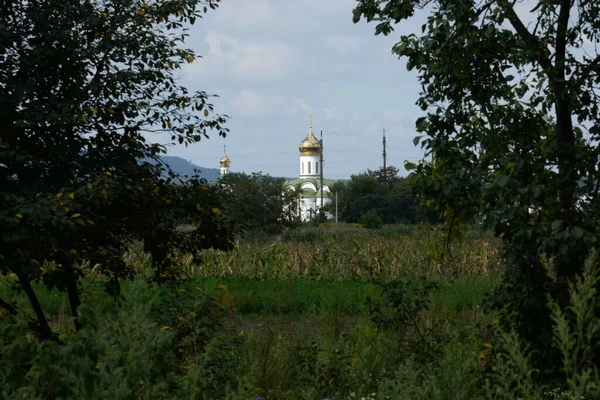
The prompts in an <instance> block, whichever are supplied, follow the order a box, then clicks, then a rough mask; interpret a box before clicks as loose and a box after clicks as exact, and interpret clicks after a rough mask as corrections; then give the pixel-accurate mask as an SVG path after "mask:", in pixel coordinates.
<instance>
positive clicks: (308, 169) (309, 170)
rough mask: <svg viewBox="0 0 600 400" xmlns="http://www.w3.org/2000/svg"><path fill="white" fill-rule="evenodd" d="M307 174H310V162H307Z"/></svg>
mask: <svg viewBox="0 0 600 400" xmlns="http://www.w3.org/2000/svg"><path fill="white" fill-rule="evenodd" d="M308 173H309V174H310V161H309V162H308Z"/></svg>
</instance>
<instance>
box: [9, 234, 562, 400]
mask: <svg viewBox="0 0 600 400" xmlns="http://www.w3.org/2000/svg"><path fill="white" fill-rule="evenodd" d="M498 247H499V243H498V241H497V239H494V238H493V237H492V236H491V235H489V234H482V233H480V232H475V231H473V232H468V233H465V235H464V236H463V237H462V238H461V240H458V241H454V242H451V243H448V242H447V240H446V237H445V235H444V233H443V232H442V231H441V230H439V229H437V228H435V227H429V226H420V227H417V226H386V227H384V228H383V229H381V230H378V231H371V230H367V229H364V228H362V227H360V226H350V225H340V226H332V225H322V226H320V227H303V228H299V229H295V230H289V231H284V232H283V233H281V234H279V235H263V234H254V235H247V236H246V237H241V238H239V239H238V240H237V241H236V246H235V248H234V249H233V250H232V251H229V252H223V251H216V250H206V251H204V252H203V253H202V254H201V255H200V256H199V257H196V258H194V257H192V256H190V255H186V254H179V255H176V257H174V259H173V261H174V264H173V268H172V270H173V271H174V273H176V275H177V276H176V278H177V279H171V280H168V281H167V282H166V283H162V284H160V285H158V284H155V283H152V282H151V279H150V278H151V276H152V271H150V270H149V268H148V265H149V263H148V261H149V259H148V255H147V254H145V253H144V252H143V251H142V247H141V245H140V244H139V243H137V244H132V245H131V246H130V250H129V251H128V252H127V254H125V257H126V259H127V262H128V263H130V265H133V266H135V268H136V269H137V271H138V274H137V276H136V278H135V279H133V280H126V281H123V282H122V284H121V285H122V287H121V292H122V295H121V297H120V298H118V299H116V300H115V299H113V298H111V297H109V296H108V295H106V294H104V292H103V291H102V285H101V283H102V278H101V277H99V276H96V275H95V274H94V269H93V267H91V266H86V265H83V266H82V269H83V270H84V272H85V277H84V278H83V279H82V280H81V282H80V283H81V285H82V286H83V287H84V288H85V290H84V294H83V304H82V306H81V307H80V313H81V319H82V321H83V325H84V329H82V330H81V331H79V332H73V330H72V323H71V321H70V315H69V312H68V305H67V298H66V295H64V294H62V293H60V292H58V291H57V290H56V289H53V290H48V289H47V288H45V287H43V286H37V287H36V288H35V289H36V292H37V293H38V295H39V297H40V299H41V301H42V304H43V305H44V308H45V311H46V313H47V315H48V317H49V318H50V320H51V323H52V327H53V328H54V329H55V330H56V331H58V332H60V340H61V343H52V342H43V343H41V344H40V343H39V342H37V341H36V340H34V339H33V338H32V337H31V336H30V335H29V334H27V323H26V322H25V321H24V319H18V318H13V317H11V318H5V319H4V321H3V322H2V323H1V330H0V332H1V333H0V336H1V339H2V340H3V341H4V347H3V350H2V356H1V358H0V383H2V388H1V389H0V390H1V392H0V393H1V394H2V397H3V398H65V399H66V398H98V399H100V398H106V399H131V398H138V399H154V398H206V399H217V398H228V399H400V398H406V399H441V398H444V399H479V398H487V397H493V398H511V396H512V394H510V393H513V392H514V390H521V389H523V388H518V387H517V388H516V389H515V388H514V387H512V386H511V385H512V383H510V382H513V381H514V382H521V381H523V382H526V381H527V380H526V379H525V380H522V379H521V376H520V375H518V374H517V375H516V376H515V377H513V378H514V379H513V378H511V377H510V376H505V375H506V374H505V375H502V376H503V377H504V378H506V380H507V381H506V382H509V383H507V385H508V387H507V388H504V389H502V390H500V391H499V392H498V393H500V394H501V395H498V396H492V394H493V393H495V390H496V389H497V388H498V387H500V386H501V382H499V381H497V379H496V378H495V377H494V374H498V371H497V368H496V366H495V364H493V363H492V359H493V357H495V353H496V346H497V344H496V342H495V340H497V337H498V336H497V335H496V334H495V326H496V324H497V321H496V318H497V316H496V315H495V314H494V313H493V312H484V302H485V298H486V295H487V294H489V293H490V292H491V291H492V290H493V287H494V284H495V283H497V282H498V280H499V279H500V276H501V263H500V260H499V257H498ZM13 284H14V278H12V277H10V276H8V277H3V278H2V281H1V282H0V294H2V297H3V298H8V299H11V300H12V301H14V302H15V303H16V304H17V305H18V306H19V307H20V308H21V309H24V310H27V309H28V305H27V301H26V298H25V297H24V296H23V295H22V294H20V293H18V292H16V291H14V290H12V285H13ZM514 349H517V350H515V351H518V347H514V348H513V350H514ZM516 356H518V354H517V355H516ZM516 356H511V357H508V358H506V357H505V358H502V357H500V358H498V357H497V359H498V360H500V361H502V360H504V361H505V362H508V361H511V360H512V361H511V362H513V361H514V360H516V359H517V358H518V357H517V358H515V357H516ZM507 360H508V361H507ZM515 368H516V367H515V366H514V365H510V366H509V368H507V370H508V372H509V373H512V372H511V371H512V370H514V369H515ZM524 373H525V374H527V368H525V372H524ZM490 377H491V378H490ZM504 378H503V379H504ZM511 379H513V380H512V381H511ZM494 382H496V383H494ZM490 385H491V386H490ZM494 385H495V386H494ZM494 388H496V389H494ZM536 390H537V389H536ZM540 390H541V389H540ZM502 393H504V394H506V396H505V397H502V396H503V395H502ZM553 396H554V395H552V396H550V397H548V398H555V397H553ZM532 398H534V397H532Z"/></svg>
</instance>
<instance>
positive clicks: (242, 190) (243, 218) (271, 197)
mask: <svg viewBox="0 0 600 400" xmlns="http://www.w3.org/2000/svg"><path fill="white" fill-rule="evenodd" d="M217 187H218V188H219V189H218V190H219V193H220V196H221V199H222V202H223V207H224V213H225V215H227V216H228V218H229V219H231V220H232V221H235V231H236V232H249V231H263V232H269V233H273V232H279V231H281V230H282V229H283V228H285V227H291V226H295V225H296V224H298V222H299V217H298V203H297V198H296V193H294V192H293V191H290V190H287V189H286V187H285V180H284V179H283V178H275V177H272V176H270V175H263V174H261V173H253V174H251V175H249V174H246V173H230V174H226V175H224V176H222V177H221V178H220V179H219V181H218V183H217Z"/></svg>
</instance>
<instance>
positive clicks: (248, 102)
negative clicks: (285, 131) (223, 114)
mask: <svg viewBox="0 0 600 400" xmlns="http://www.w3.org/2000/svg"><path fill="white" fill-rule="evenodd" d="M231 106H232V107H233V109H234V110H235V111H236V112H237V113H238V115H241V116H244V117H251V116H264V115H274V114H279V113H281V112H282V111H283V109H284V108H285V99H284V98H283V97H281V96H271V95H268V94H261V93H260V92H257V91H255V90H242V91H241V92H240V94H238V95H237V96H235V97H234V98H233V99H231Z"/></svg>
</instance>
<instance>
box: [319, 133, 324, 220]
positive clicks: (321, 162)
mask: <svg viewBox="0 0 600 400" xmlns="http://www.w3.org/2000/svg"><path fill="white" fill-rule="evenodd" d="M319 163H320V164H321V169H320V171H321V212H323V131H321V160H320V161H319Z"/></svg>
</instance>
